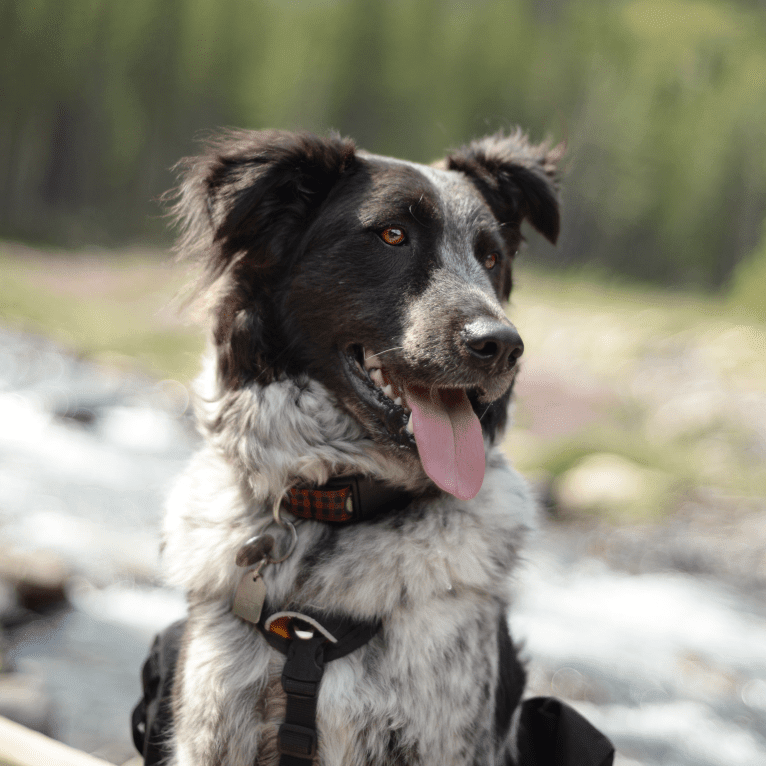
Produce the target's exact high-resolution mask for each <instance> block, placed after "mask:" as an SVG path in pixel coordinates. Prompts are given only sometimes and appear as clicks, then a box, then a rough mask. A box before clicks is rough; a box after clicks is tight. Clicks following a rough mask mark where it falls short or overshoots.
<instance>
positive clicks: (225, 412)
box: [162, 131, 607, 766]
mask: <svg viewBox="0 0 766 766" xmlns="http://www.w3.org/2000/svg"><path fill="white" fill-rule="evenodd" d="M559 154H560V152H559V151H558V150H557V149H553V150H551V149H549V148H548V147H547V146H546V145H539V146H535V145H532V144H530V143H529V142H528V140H527V139H526V137H525V136H524V135H522V134H521V133H520V132H518V131H517V132H515V133H512V134H511V135H508V136H504V135H495V136H492V137H488V138H485V139H483V140H480V141H476V142H474V143H472V144H470V145H469V146H467V147H465V148H463V149H460V150H459V151H457V152H455V153H453V154H451V155H450V156H448V157H447V158H446V159H445V160H443V161H441V162H439V163H437V164H435V165H432V166H424V165H418V164H415V163H412V162H405V161H401V160H396V159H391V158H388V157H381V156H376V155H373V154H368V153H366V152H362V151H358V150H357V149H355V147H354V144H353V143H352V142H351V141H350V140H346V139H341V138H339V137H336V136H332V137H329V138H320V137H317V136H314V135H311V134H307V133H297V134H296V133H288V132H277V131H267V132H239V133H232V134H228V135H227V136H225V137H224V138H222V139H221V140H219V141H218V142H217V143H215V144H212V145H211V146H210V147H209V149H208V151H207V153H206V154H205V155H203V156H201V157H199V158H195V159H191V160H189V161H187V162H186V163H185V170H184V176H183V182H182V184H181V187H180V190H179V197H178V202H177V207H176V212H177V214H178V216H179V218H180V220H181V221H182V224H183V226H184V235H183V237H182V239H181V243H180V250H181V252H182V254H183V255H184V256H189V257H192V258H196V259H197V260H198V261H199V262H200V263H201V265H202V269H203V272H204V274H203V276H202V278H201V284H200V286H199V292H200V294H202V295H204V297H205V300H206V305H207V307H208V309H209V313H210V317H211V320H212V340H211V348H210V353H209V355H208V358H207V360H206V364H205V368H204V372H203V373H202V376H201V377H200V380H199V381H198V392H197V393H198V412H197V414H198V419H199V425H200V428H201V430H202V433H203V435H204V437H205V446H204V447H203V448H202V449H201V451H200V452H199V453H198V454H197V455H196V456H195V457H194V458H193V459H192V461H191V463H190V465H189V467H188V469H187V470H186V472H185V474H184V475H183V476H182V477H181V479H180V481H179V482H178V483H177V485H176V487H175V489H174V491H173V493H172V495H171V498H170V501H169V508H168V513H167V518H166V522H165V526H164V554H163V555H164V561H165V566H166V570H167V574H168V578H169V581H170V582H171V583H172V584H173V585H175V586H178V587H181V588H183V589H184V590H185V591H186V592H187V594H188V602H189V616H188V620H187V622H186V624H185V627H184V628H183V637H182V639H181V642H180V651H179V655H178V660H177V662H175V661H174V663H173V664H174V665H175V670H176V672H175V681H174V684H173V691H172V719H173V722H172V727H170V728H168V727H165V728H164V729H163V731H164V732H165V735H166V736H167V741H166V742H163V743H162V747H163V748H164V750H163V752H164V753H165V754H166V762H167V763H168V764H171V765H172V766H192V765H194V766H224V765H226V766H245V765H252V764H257V765H259V766H265V765H266V764H277V763H281V764H290V766H297V765H298V764H306V763H311V762H313V763H315V764H323V766H340V765H341V764H349V765H354V766H362V765H368V766H373V765H374V766H384V765H385V766H393V765H394V764H420V765H421V766H427V765H431V764H432V765H433V766H444V765H445V764H451V765H454V766H458V765H459V764H474V765H479V764H482V765H484V764H487V765H488V764H518V763H527V762H533V761H532V760H529V759H530V758H532V756H529V755H525V754H524V753H525V748H526V749H529V747H530V745H529V740H530V737H532V733H531V728H534V726H533V725H532V724H527V725H526V727H525V718H524V713H523V706H522V704H521V699H522V692H523V689H524V680H525V673H524V670H523V667H522V665H521V664H520V663H519V661H518V659H517V656H516V651H515V648H514V645H513V643H512V641H511V639H510V637H509V634H508V628H507V624H506V615H507V613H508V610H509V605H510V603H511V587H510V583H511V573H512V571H513V568H514V565H515V563H516V561H517V559H518V556H519V551H520V548H521V546H522V543H523V541H524V538H525V536H526V534H527V532H528V530H529V529H530V527H531V526H532V524H533V517H534V506H533V502H532V500H531V498H530V494H529V491H528V489H527V486H526V484H525V483H524V481H523V480H522V478H521V477H520V476H519V475H518V474H517V473H516V472H515V471H514V470H513V469H512V468H511V467H509V465H508V464H507V463H506V461H505V459H504V458H503V456H502V455H501V454H500V452H499V451H498V449H497V448H496V447H495V446H494V444H495V442H496V440H497V438H498V437H499V435H500V434H501V433H502V431H503V429H504V427H505V425H506V419H507V412H506V410H507V406H508V402H509V398H510V392H511V387H512V384H513V380H514V376H515V374H516V370H517V360H518V357H519V356H520V355H521V353H522V350H523V345H522V341H521V338H520V337H519V334H518V333H517V331H516V329H515V328H514V326H513V325H512V324H511V323H510V322H509V321H508V319H507V318H506V315H505V313H504V309H503V303H504V301H506V300H507V298H508V296H509V293H510V290H511V285H512V275H511V271H512V263H513V259H514V256H515V254H516V252H517V249H518V247H519V244H520V242H521V240H522V236H521V233H520V226H521V223H522V221H523V220H525V219H526V220H527V221H529V223H530V224H531V225H532V226H533V227H535V228H536V229H537V230H538V231H540V232H541V233H542V234H543V235H544V236H545V237H546V238H547V239H549V240H550V241H551V242H555V240H556V238H557V235H558V231H559V212H558V204H557V197H556V189H557V170H556V162H557V160H558V159H559ZM258 535H260V536H261V537H257V536H258ZM267 535H271V537H268V536H267ZM254 537H256V538H257V539H256V540H252V538H254ZM272 538H273V539H272ZM248 541H250V542H248ZM264 541H265V542H264ZM272 542H273V543H274V545H273V548H272V547H271V543H272ZM282 559H283V560H282ZM243 583H244V584H245V585H243ZM243 587H244V588H245V590H247V589H248V588H252V589H253V592H247V593H245V595H244V596H241V594H240V589H241V588H243ZM235 593H236V594H237V595H236V596H234V594H235ZM240 598H244V600H245V606H244V608H243V607H242V604H241V603H240V604H239V605H238V604H237V603H236V602H237V600H238V599H240ZM233 600H234V605H233ZM243 617H244V619H243ZM328 626H329V627H328ZM339 626H340V627H339ZM343 626H345V628H344V627H343ZM349 626H350V628H349ZM336 629H337V630H340V632H341V633H343V631H344V630H345V631H346V633H347V634H348V635H353V636H356V637H357V638H356V639H355V640H354V642H352V643H351V644H349V642H348V640H345V639H344V640H345V644H344V645H346V647H347V648H346V650H345V654H343V653H342V652H336V655H337V656H338V658H337V659H334V658H333V655H332V648H333V645H335V644H337V645H339V644H338V641H339V639H338V635H340V634H339V633H336V634H334V633H333V631H335V630H336ZM349 630H350V632H349ZM359 636H362V638H359ZM280 641H281V642H282V644H281V645H280ZM301 642H303V643H304V644H306V645H309V644H310V645H311V647H312V648H311V652H310V654H311V656H310V658H309V659H310V661H307V662H308V664H309V665H310V666H311V667H310V668H309V670H308V671H307V670H306V667H308V666H306V667H303V666H301V667H302V669H301V667H299V668H298V670H296V673H295V674H294V678H293V680H292V681H290V678H288V680H287V681H285V678H286V676H289V673H288V672H287V670H286V668H287V667H288V665H289V663H291V662H292V663H293V665H295V664H296V663H297V664H298V665H300V662H303V660H300V658H299V660H300V662H299V660H296V656H297V654H296V652H298V654H299V653H300V651H303V650H302V649H300V646H302V644H301ZM341 643H343V642H342V641H341ZM299 645H300V646H299ZM296 646H298V649H296V648H295V647H296ZM348 647H351V648H350V649H349V648H348ZM291 652H292V654H291ZM284 653H287V656H288V659H287V661H286V659H285V656H284ZM320 655H321V656H320ZM301 656H302V655H301ZM304 659H305V658H304ZM330 660H332V661H330ZM298 665H296V667H297V666H298ZM304 665H305V663H304ZM317 665H318V666H319V672H318V678H316V677H313V680H312V679H309V677H308V676H311V675H312V673H314V675H315V676H316V673H315V672H314V671H315V666H317ZM301 674H303V675H301ZM296 679H297V680H296ZM320 681H321V683H320ZM291 683H292V686H291V685H290V684H291ZM302 684H303V685H302ZM306 684H308V686H307V685H306ZM312 684H313V685H312ZM574 715H576V714H574ZM291 717H292V720H291ZM285 722H287V723H285ZM165 735H163V736H165ZM551 736H553V735H551ZM551 747H554V745H553V744H551ZM552 757H553V756H552ZM534 762H537V763H540V764H542V763H548V761H546V760H544V759H542V757H541V756H540V757H538V759H537V761H534ZM550 762H551V763H553V762H554V761H550ZM555 762H556V763H559V762H561V763H564V761H563V760H561V761H558V760H557V761H555ZM572 762H573V763H574V762H576V763H579V764H586V763H588V764H589V763H591V762H592V763H594V764H595V763H602V761H601V760H598V761H596V760H593V761H590V760H587V759H585V757H584V756H583V757H582V758H580V759H579V760H575V761H572ZM603 762H604V763H606V762H607V761H603Z"/></svg>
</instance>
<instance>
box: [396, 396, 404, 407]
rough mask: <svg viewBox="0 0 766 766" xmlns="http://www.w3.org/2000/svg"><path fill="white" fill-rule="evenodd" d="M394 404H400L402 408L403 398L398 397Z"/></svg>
mask: <svg viewBox="0 0 766 766" xmlns="http://www.w3.org/2000/svg"><path fill="white" fill-rule="evenodd" d="M394 404H398V405H399V406H400V407H401V406H402V397H401V396H397V397H396V399H394Z"/></svg>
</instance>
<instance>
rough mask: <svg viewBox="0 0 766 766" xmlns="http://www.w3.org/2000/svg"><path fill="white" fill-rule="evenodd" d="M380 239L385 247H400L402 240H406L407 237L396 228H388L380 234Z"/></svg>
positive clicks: (402, 231)
mask: <svg viewBox="0 0 766 766" xmlns="http://www.w3.org/2000/svg"><path fill="white" fill-rule="evenodd" d="M380 238H381V239H382V240H383V241H384V242H385V243H386V244H387V245H402V244H404V240H405V239H407V235H406V234H405V233H404V229H400V228H398V227H397V226H389V227H388V228H387V229H383V231H381V232H380Z"/></svg>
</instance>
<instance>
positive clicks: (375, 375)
mask: <svg viewBox="0 0 766 766" xmlns="http://www.w3.org/2000/svg"><path fill="white" fill-rule="evenodd" d="M370 378H371V380H372V382H373V383H374V384H375V385H376V386H378V387H379V388H383V373H382V372H381V371H380V370H379V369H375V370H370Z"/></svg>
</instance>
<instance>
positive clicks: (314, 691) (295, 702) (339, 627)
mask: <svg viewBox="0 0 766 766" xmlns="http://www.w3.org/2000/svg"><path fill="white" fill-rule="evenodd" d="M264 612H265V614H264V616H262V617H261V620H260V622H259V623H258V625H257V626H256V627H257V628H258V630H259V631H260V632H261V634H262V635H263V637H264V638H265V639H266V641H267V642H268V643H269V645H270V646H273V647H274V648H275V649H276V650H277V651H279V652H281V653H282V654H285V655H286V657H287V658H286V660H285V664H284V667H283V669H282V688H283V689H284V692H285V694H286V695H287V706H286V709H285V721H284V723H283V724H282V725H281V726H280V727H279V732H278V733H277V750H278V751H279V754H280V757H279V766H306V764H307V763H310V762H311V761H312V760H313V758H314V756H315V755H316V752H317V732H316V708H317V698H318V696H319V685H320V683H321V681H322V676H323V675H324V667H325V663H326V662H331V661H332V660H337V659H339V658H340V657H345V656H346V655H347V654H350V653H351V652H353V651H354V650H355V649H358V648H359V647H360V646H363V645H364V644H366V643H367V642H368V641H369V640H370V639H371V638H372V637H373V636H374V635H376V634H377V633H378V631H379V630H380V629H381V627H382V623H381V622H380V621H379V620H378V621H375V622H356V621H354V620H351V619H349V618H348V617H340V616H337V615H316V614H314V613H313V612H311V611H309V610H305V609H302V610H301V611H300V612H298V611H296V610H291V611H287V612H276V613H272V614H270V615H269V616H268V617H267V616H265V615H266V614H269V612H268V610H264Z"/></svg>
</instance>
